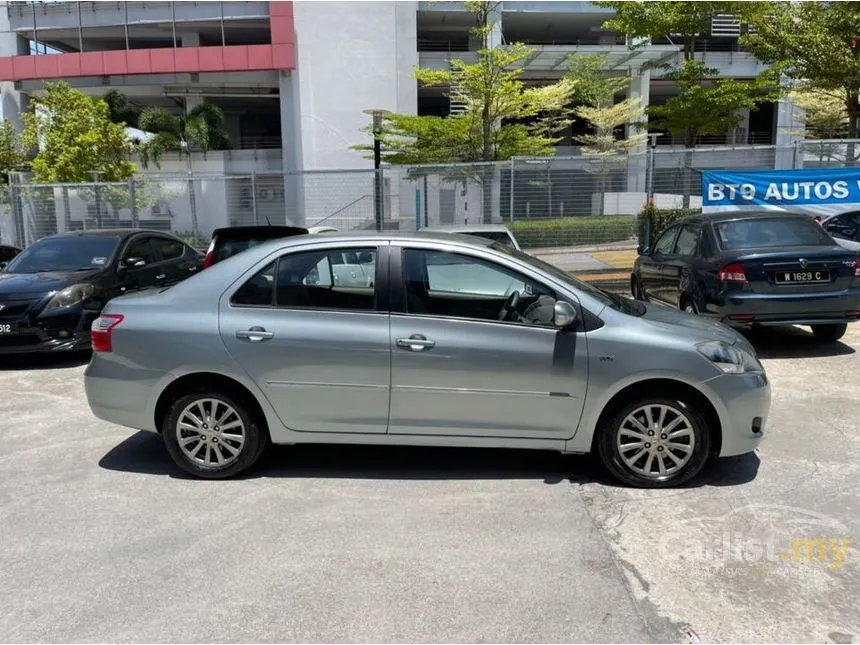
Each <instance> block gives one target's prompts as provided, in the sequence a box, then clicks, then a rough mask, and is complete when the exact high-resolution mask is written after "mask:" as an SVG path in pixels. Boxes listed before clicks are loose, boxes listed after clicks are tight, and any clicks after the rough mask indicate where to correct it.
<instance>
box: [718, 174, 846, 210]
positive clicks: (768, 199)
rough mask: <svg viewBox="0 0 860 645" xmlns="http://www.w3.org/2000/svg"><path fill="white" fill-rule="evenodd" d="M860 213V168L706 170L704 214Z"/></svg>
mask: <svg viewBox="0 0 860 645" xmlns="http://www.w3.org/2000/svg"><path fill="white" fill-rule="evenodd" d="M735 210H738V211H739V210H782V211H794V212H797V211H801V212H808V213H810V214H812V215H825V214H830V213H841V212H845V211H850V210H860V168H809V169H798V170H743V171H737V172H736V171H731V170H705V171H702V211H703V212H705V213H708V212H718V211H735Z"/></svg>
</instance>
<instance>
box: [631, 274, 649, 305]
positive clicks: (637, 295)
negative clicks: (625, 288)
mask: <svg viewBox="0 0 860 645" xmlns="http://www.w3.org/2000/svg"><path fill="white" fill-rule="evenodd" d="M630 293H631V294H632V295H633V299H634V300H640V301H642V302H645V301H646V300H647V298H645V290H644V289H643V288H642V282H641V281H640V280H639V278H637V277H636V274H633V275H632V276H631V277H630Z"/></svg>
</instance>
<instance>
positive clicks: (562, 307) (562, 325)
mask: <svg viewBox="0 0 860 645" xmlns="http://www.w3.org/2000/svg"><path fill="white" fill-rule="evenodd" d="M576 320H577V317H576V309H574V307H573V305H572V304H570V303H569V302H564V301H563V300H559V301H558V302H556V303H555V307H554V308H553V319H552V322H553V325H555V327H556V329H570V328H572V327H574V326H575V325H576Z"/></svg>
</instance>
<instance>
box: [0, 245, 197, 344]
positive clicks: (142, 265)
mask: <svg viewBox="0 0 860 645" xmlns="http://www.w3.org/2000/svg"><path fill="white" fill-rule="evenodd" d="M202 263H203V257H202V255H201V254H200V253H199V252H198V251H195V250H194V249H193V248H191V247H190V246H188V245H187V244H185V243H184V242H182V241H181V240H179V239H177V238H175V237H173V236H171V235H168V234H166V233H160V232H157V231H145V230H140V229H135V230H104V231H81V232H75V233H65V234H61V235H53V236H50V237H44V238H42V239H41V240H39V241H38V242H36V243H35V244H33V245H32V246H30V247H28V248H27V249H25V250H24V251H22V252H21V253H20V254H19V255H18V256H17V257H15V259H13V260H12V261H11V262H10V263H9V265H8V266H7V267H6V269H5V271H3V272H2V273H0V354H10V353H21V352H58V351H75V350H84V349H88V348H89V346H90V324H91V323H92V321H93V320H95V319H96V318H97V317H98V315H99V312H100V311H101V310H102V307H104V305H105V303H106V302H107V301H108V300H110V299H111V298H113V297H115V296H118V295H121V294H123V293H127V292H129V291H133V290H137V289H146V288H149V287H166V286H169V285H171V284H174V283H176V282H179V281H180V280H183V279H185V278H187V277H188V276H189V275H192V274H194V273H195V272H197V271H199V270H200V267H201V265H202Z"/></svg>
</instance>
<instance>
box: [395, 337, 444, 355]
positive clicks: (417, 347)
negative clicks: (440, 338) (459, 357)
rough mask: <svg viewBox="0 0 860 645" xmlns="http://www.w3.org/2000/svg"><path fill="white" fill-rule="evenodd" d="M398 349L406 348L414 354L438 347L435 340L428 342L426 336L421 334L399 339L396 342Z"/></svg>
mask: <svg viewBox="0 0 860 645" xmlns="http://www.w3.org/2000/svg"><path fill="white" fill-rule="evenodd" d="M394 342H395V343H396V344H397V346H398V347H404V348H406V349H409V350H412V351H413V352H422V351H424V350H425V349H432V348H433V347H434V346H435V345H436V341H435V340H428V339H427V337H426V336H422V335H421V334H412V335H411V336H410V337H409V338H398V339H397V340H396V341H394Z"/></svg>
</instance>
